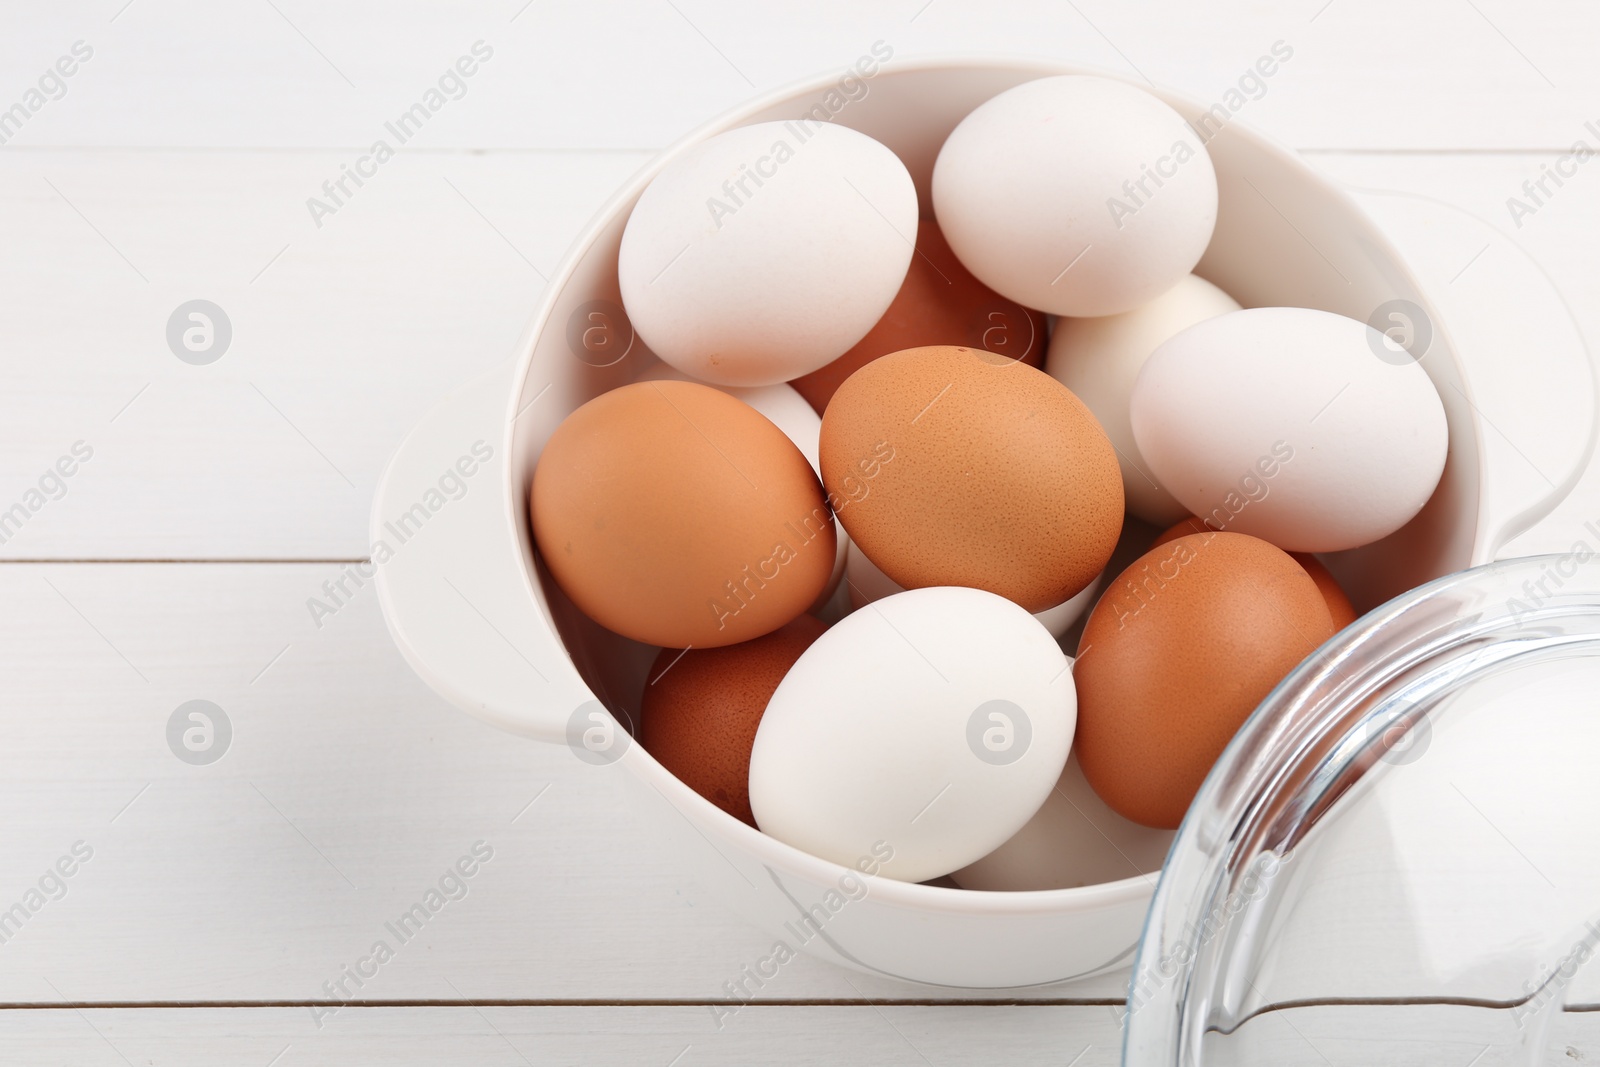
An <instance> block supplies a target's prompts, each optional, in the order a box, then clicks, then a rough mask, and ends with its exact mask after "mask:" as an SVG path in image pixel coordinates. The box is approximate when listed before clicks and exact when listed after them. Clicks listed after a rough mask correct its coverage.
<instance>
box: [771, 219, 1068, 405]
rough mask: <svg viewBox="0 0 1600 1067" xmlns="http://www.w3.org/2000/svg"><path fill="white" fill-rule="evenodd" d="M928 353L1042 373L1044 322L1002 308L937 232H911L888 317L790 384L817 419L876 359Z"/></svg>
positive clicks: (933, 227)
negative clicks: (977, 355) (946, 351)
mask: <svg viewBox="0 0 1600 1067" xmlns="http://www.w3.org/2000/svg"><path fill="white" fill-rule="evenodd" d="M928 345H965V346H966V347H968V348H981V349H983V350H985V351H988V352H993V353H995V354H996V355H1001V356H1005V357H1007V358H1009V359H1015V360H1020V361H1021V362H1023V363H1026V364H1028V365H1029V366H1031V367H1038V366H1042V365H1043V363H1044V349H1045V318H1044V316H1043V315H1042V314H1040V313H1039V312H1037V311H1033V310H1031V309H1029V308H1025V307H1023V306H1022V305H1021V304H1018V303H1015V302H1014V301H1011V300H1007V299H1006V298H1005V297H1003V296H1001V295H1000V294H999V293H997V292H995V291H994V290H993V289H990V288H989V287H988V286H986V285H984V284H983V283H982V282H980V281H979V280H978V279H976V278H974V277H973V276H972V272H971V271H969V270H967V268H966V267H963V266H962V265H961V261H960V260H959V259H957V258H956V254H955V253H954V252H952V251H951V250H950V245H949V243H948V242H946V241H945V239H944V234H942V233H940V232H939V224H938V223H936V222H934V221H933V220H932V219H923V220H922V221H921V222H919V223H918V224H917V254H916V255H914V256H912V257H911V266H910V268H909V269H907V271H906V278H905V281H903V282H901V283H900V291H899V292H898V293H896V294H895V298H894V302H893V303H891V304H890V305H889V310H888V311H885V312H884V313H883V318H881V319H879V320H878V322H877V325H875V326H873V327H872V329H871V330H869V331H868V332H867V335H866V336H865V337H863V338H862V339H861V340H860V341H858V342H857V343H856V345H855V347H854V348H852V349H850V351H848V352H846V353H845V354H844V355H842V356H840V357H839V358H838V359H836V360H834V361H833V362H832V363H829V364H828V365H827V366H825V367H822V368H819V369H818V370H814V371H812V372H811V373H810V374H807V375H805V376H803V377H800V378H796V379H795V380H794V381H792V382H790V383H789V384H790V385H792V386H794V387H795V388H796V389H797V390H799V392H800V395H801V396H803V397H805V398H806V400H808V401H810V403H811V406H812V407H814V408H816V409H817V414H819V415H820V414H822V412H823V411H824V410H826V408H827V406H828V401H829V400H831V399H832V398H833V394H834V393H835V392H837V391H838V388H839V386H840V385H842V384H844V380H845V379H846V378H848V377H850V375H852V374H854V373H855V372H856V371H858V370H860V369H861V368H862V367H864V366H866V365H867V364H868V363H871V362H872V361H873V360H875V359H877V358H878V357H879V356H886V355H888V354H889V353H890V352H900V351H903V350H904V349H907V348H921V347H925V346H928Z"/></svg>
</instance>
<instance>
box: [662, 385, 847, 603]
mask: <svg viewBox="0 0 1600 1067" xmlns="http://www.w3.org/2000/svg"><path fill="white" fill-rule="evenodd" d="M633 380H634V381H636V382H660V381H675V382H692V381H694V380H695V379H693V378H691V377H689V375H687V374H685V373H683V371H681V370H678V369H677V368H676V367H671V366H668V365H667V364H665V363H652V364H651V365H650V366H648V367H646V368H645V369H644V370H642V371H640V372H639V374H638V375H637V376H636V377H635V378H634V379H633ZM712 388H713V389H719V390H721V391H722V392H724V393H727V394H728V395H729V396H731V397H735V398H736V399H739V400H743V401H744V402H745V403H746V404H749V405H750V406H751V407H753V408H755V409H756V410H757V411H759V412H761V414H763V415H765V416H766V417H767V421H769V422H771V423H772V424H773V425H774V426H776V427H777V428H778V429H780V430H782V431H783V433H784V436H785V437H787V438H789V440H791V441H793V442H794V446H795V447H796V448H798V449H799V450H800V453H801V455H803V456H805V457H806V460H807V462H809V463H810V464H811V469H812V470H814V471H816V472H817V480H818V481H821V480H822V461H821V460H820V459H819V458H818V456H819V450H820V445H821V440H822V416H821V415H818V414H817V413H816V410H815V409H814V408H812V406H811V405H810V404H809V403H807V402H806V398H805V397H803V396H801V395H800V394H799V392H797V391H796V390H795V388H794V386H792V385H788V384H786V383H784V382H779V383H778V384H776V385H752V386H737V385H715V386H712ZM834 532H835V533H836V534H837V535H838V536H837V538H836V540H837V542H838V546H837V549H836V551H835V553H834V558H833V574H832V575H831V576H830V577H829V578H828V584H827V586H826V587H825V588H824V589H823V590H822V594H821V595H820V596H818V597H817V599H816V602H815V603H813V604H812V605H811V607H810V608H809V609H808V610H809V611H811V612H812V613H813V614H814V613H816V612H818V611H821V610H822V608H823V607H824V606H825V605H826V604H827V603H828V601H829V600H830V599H832V597H833V591H834V590H835V589H837V588H838V587H839V582H840V580H841V579H843V578H844V568H845V558H846V553H847V552H848V551H849V549H850V536H849V535H848V534H846V533H845V532H844V526H843V525H842V524H836V525H835V529H834Z"/></svg>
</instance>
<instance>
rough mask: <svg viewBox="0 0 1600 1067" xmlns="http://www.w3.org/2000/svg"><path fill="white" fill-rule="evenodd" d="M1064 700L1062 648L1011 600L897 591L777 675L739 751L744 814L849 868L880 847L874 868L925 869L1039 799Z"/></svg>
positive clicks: (1062, 726)
mask: <svg viewBox="0 0 1600 1067" xmlns="http://www.w3.org/2000/svg"><path fill="white" fill-rule="evenodd" d="M1002 702H1004V703H1002ZM1075 709H1076V700H1075V697H1074V693H1073V685H1072V676H1071V672H1070V671H1069V670H1068V669H1067V660H1066V657H1065V656H1064V655H1063V654H1062V652H1061V649H1060V648H1059V647H1058V646H1057V645H1056V643H1055V639H1054V638H1052V637H1051V636H1050V634H1049V633H1048V632H1047V631H1046V630H1045V629H1044V627H1043V626H1040V625H1039V623H1038V622H1037V621H1036V620H1035V619H1034V618H1033V617H1032V616H1030V615H1029V614H1028V613H1027V612H1026V611H1024V610H1022V609H1021V608H1019V607H1018V606H1017V605H1015V604H1013V603H1011V602H1010V601H1008V600H1005V599H1004V598H1002V597H998V596H995V595H994V594H992V593H985V592H983V591H982V590H978V589H959V588H935V589H914V590H911V591H909V592H905V593H898V594H896V595H894V596H891V597H887V598H885V599H883V600H880V601H878V602H877V603H875V604H873V605H871V606H870V607H868V608H866V609H864V610H862V611H858V612H856V613H854V614H852V615H848V616H846V617H845V618H844V619H842V620H841V621H839V622H838V623H836V624H835V625H834V626H833V628H832V629H830V630H829V631H828V632H827V633H825V634H823V635H822V636H821V637H820V638H818V639H817V641H816V643H814V644H813V645H812V646H811V647H810V648H808V649H807V650H806V651H805V652H804V653H803V654H802V655H801V656H800V658H799V660H797V661H796V662H795V665H794V666H793V667H792V668H790V670H789V673H788V674H787V675H786V676H785V677H784V679H783V681H782V682H780V683H779V685H778V689H777V692H775V693H773V695H772V700H771V701H770V702H769V703H768V705H767V711H766V714H765V715H764V716H763V717H762V719H761V726H760V728H759V729H758V730H757V731H756V741H755V747H754V749H753V751H752V753H751V756H750V805H751V808H752V809H753V810H754V812H755V816H756V824H757V825H758V826H759V827H760V828H761V830H762V831H763V832H765V833H767V834H770V835H772V836H773V837H776V838H777V839H779V840H780V841H783V842H786V843H787V844H790V845H793V846H795V847H796V848H800V849H804V850H805V851H807V852H810V853H811V854H813V855H816V856H820V857H822V858H823V859H827V860H832V861H833V862H835V863H839V864H843V865H844V866H847V867H850V868H855V866H856V864H857V862H858V861H859V860H861V859H863V858H865V857H871V856H877V855H882V854H883V853H884V852H885V851H888V852H892V855H891V856H890V858H889V859H887V860H886V861H885V862H884V864H883V866H882V868H881V873H882V874H883V875H885V876H887V877H890V878H896V879H900V880H902V881H911V882H920V881H925V880H927V879H929V878H936V877H938V876H940V875H943V874H947V873H949V872H950V871H953V870H955V869H957V868H959V867H963V866H965V865H967V864H968V863H971V862H972V861H973V860H976V859H978V858H980V857H982V856H985V855H987V854H988V853H990V852H992V851H993V850H994V849H995V848H997V847H998V846H999V845H1000V844H1001V843H1002V842H1004V841H1005V840H1006V839H1007V838H1009V837H1011V835H1012V834H1014V833H1015V832H1016V831H1017V830H1018V829H1020V828H1021V827H1022V826H1023V824H1024V823H1026V822H1027V821H1028V819H1029V818H1031V817H1032V816H1033V814H1034V812H1036V811H1037V810H1038V809H1039V806H1040V805H1041V804H1042V803H1043V802H1044V799H1045V797H1046V796H1047V795H1048V794H1049V792H1050V788H1051V786H1053V785H1054V784H1055V782H1056V780H1057V779H1058V778H1059V777H1060V775H1061V768H1062V767H1063V766H1064V765H1065V763H1066V759H1067V752H1068V749H1069V748H1070V747H1071V744H1072V733H1073V723H1074V720H1075V717H1076V713H1075ZM996 715H999V716H1001V718H999V719H997V718H994V717H993V716H996ZM875 846H876V847H875Z"/></svg>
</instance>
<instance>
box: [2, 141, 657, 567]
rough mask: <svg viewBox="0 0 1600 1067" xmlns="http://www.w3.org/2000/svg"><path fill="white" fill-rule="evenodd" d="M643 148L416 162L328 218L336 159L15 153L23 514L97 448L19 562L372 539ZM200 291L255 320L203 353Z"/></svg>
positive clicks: (12, 367)
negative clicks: (26, 503) (401, 458)
mask: <svg viewBox="0 0 1600 1067" xmlns="http://www.w3.org/2000/svg"><path fill="white" fill-rule="evenodd" d="M642 158H643V157H634V156H616V155H604V154H601V155H585V156H563V157H559V158H557V159H545V158H541V157H529V156H516V157H505V156H500V157H489V158H485V157H479V156H473V155H465V154H457V155H450V156H428V155H423V156H401V157H397V158H396V159H394V160H393V161H391V162H390V163H389V165H388V169H386V170H385V171H383V172H382V173H381V174H380V176H379V178H378V179H374V180H373V181H370V182H369V183H368V184H367V185H366V186H365V187H364V188H362V189H361V190H359V192H360V197H359V198H352V199H351V200H350V201H348V203H347V205H346V206H345V207H344V208H342V209H341V210H340V211H339V212H338V214H337V215H335V216H333V217H328V218H324V219H323V220H322V222H323V225H322V227H321V229H318V228H317V227H316V226H315V225H314V223H313V222H312V220H311V218H310V216H309V213H308V212H307V210H306V208H305V200H306V198H307V197H308V196H310V195H313V194H316V193H317V192H318V190H319V187H320V185H321V183H322V182H323V181H324V180H325V178H326V177H327V176H329V175H330V174H331V175H334V176H337V175H338V173H339V172H338V161H337V160H336V158H335V157H334V156H331V155H326V154H310V155H300V154H289V155H272V154H267V155H263V154H250V153H247V154H230V155H218V154H208V153H115V152H113V153H103V152H101V153H57V154H48V155H46V154H39V153H30V154H25V155H13V156H10V157H8V158H7V160H6V163H7V165H6V167H5V168H4V169H3V170H0V210H3V211H5V212H6V213H7V214H8V216H10V217H12V218H14V219H15V220H16V225H15V226H14V227H11V228H9V229H8V241H7V247H6V251H5V254H4V255H3V256H0V263H3V266H0V273H3V275H4V278H5V281H4V284H6V285H8V286H12V288H10V289H9V290H8V291H9V294H10V299H8V302H7V306H8V308H9V309H10V313H9V314H8V320H7V326H6V338H7V344H6V345H5V347H4V352H3V354H0V368H3V373H4V374H5V379H6V385H7V388H6V390H5V393H4V396H3V397H0V456H3V458H0V499H3V500H4V503H3V504H0V510H4V509H5V508H9V507H10V506H11V505H12V504H13V503H15V502H17V501H18V500H21V499H23V497H24V496H25V495H26V493H27V490H28V489H30V488H32V487H35V486H36V485H37V483H38V481H39V479H40V478H41V477H43V476H44V474H45V472H46V471H47V470H49V468H50V467H51V466H52V465H53V464H54V463H55V462H56V461H57V460H58V458H59V457H60V456H62V455H64V454H68V453H69V451H70V448H71V446H72V445H73V444H74V443H75V442H78V441H82V442H84V446H83V447H86V448H88V449H91V450H92V451H93V458H92V460H90V461H89V462H87V463H85V464H83V466H82V469H81V471H80V472H78V473H77V474H76V475H75V476H74V477H73V478H72V479H71V481H70V482H67V483H66V489H67V491H66V493H65V495H64V496H63V497H62V498H61V499H58V500H52V501H50V502H49V503H47V504H45V505H44V506H42V507H40V508H39V509H38V511H37V513H36V514H34V515H33V516H31V517H30V518H29V519H28V521H27V524H26V528H25V529H23V530H22V531H21V532H20V533H18V534H14V535H12V536H10V537H9V540H7V542H6V543H5V544H4V545H3V546H0V558H6V557H8V558H28V557H35V558H37V557H48V558H68V559H74V558H89V557H93V558H158V559H169V558H179V559H182V558H207V557H219V556H220V557H225V558H261V557H268V558H273V557H300V558H313V559H320V558H349V557H362V556H365V555H366V554H367V551H368V547H369V546H368V542H367V538H366V526H367V513H368V510H369V508H370V506H371V500H372V491H373V487H374V485H375V483H376V480H377V477H378V475H379V473H380V472H381V471H382V469H383V466H384V464H385V463H386V462H387V461H388V458H389V455H390V453H391V452H392V451H393V449H394V447H395V446H396V445H397V444H398V442H399V440H400V439H401V438H402V437H403V436H404V435H405V433H406V431H407V430H409V429H410V427H411V424H412V423H413V422H414V421H415V420H416V419H417V417H418V416H419V415H420V414H421V413H422V412H423V411H424V410H426V408H427V406H428V405H429V404H430V403H431V402H432V401H433V400H434V399H435V398H436V397H437V396H438V395H439V394H440V393H441V392H443V391H445V390H446V389H448V388H450V387H452V386H454V385H457V384H459V383H461V382H463V381H465V380H467V379H468V378H470V377H472V376H473V375H475V374H476V373H478V372H479V371H481V370H482V369H484V368H486V367H489V366H492V365H494V364H496V363H498V362H500V361H502V360H504V359H505V358H506V357H507V355H508V354H509V352H510V351H511V349H512V345H513V344H514V342H515V341H516V338H517V336H518V335H519V333H520V332H521V331H522V329H523V327H524V325H525V324H526V322H527V319H528V318H529V316H531V314H532V313H533V310H534V308H535V306H536V304H537V301H538V298H539V295H540V293H541V292H542V290H543V285H544V281H543V278H542V276H541V274H542V273H548V272H549V271H550V270H551V269H552V268H553V266H554V264H555V263H556V261H557V259H558V258H559V256H560V254H561V251H562V249H563V248H564V247H565V245H566V244H567V243H568V241H569V240H570V238H571V237H572V235H573V233H575V232H576V231H577V229H578V228H579V227H580V226H581V225H582V224H583V222H584V221H585V220H586V219H587V218H588V217H589V215H591V214H592V213H593V211H594V210H595V208H597V207H598V206H599V204H600V203H601V202H602V201H603V200H604V199H605V198H606V197H607V196H609V195H610V193H611V191H612V190H613V189H614V188H615V186H616V185H617V184H618V183H619V182H620V181H621V180H622V179H623V178H624V177H625V176H626V175H627V174H628V173H629V172H630V171H632V170H633V169H634V167H635V166H636V165H637V164H638V162H639V161H640V159H642ZM97 231H98V232H97ZM196 298H204V299H207V300H210V301H212V302H213V303H215V304H217V305H219V306H220V307H221V308H222V309H223V311H224V313H225V314H226V315H227V317H228V318H229V319H230V320H231V322H232V341H231V343H230V345H229V347H228V349H227V350H226V351H225V352H224V353H223V354H222V356H221V357H220V358H219V359H217V360H216V362H213V363H211V364H209V365H204V366H196V365H191V364H189V363H185V362H183V361H181V360H180V359H179V358H177V356H175V355H174V353H173V351H171V350H170V349H169V345H168V341H167V323H168V319H169V317H170V316H171V315H172V314H173V312H174V310H175V309H176V308H177V307H178V306H179V305H180V304H182V303H185V302H186V301H189V300H193V299H196ZM111 515H115V516H117V519H116V521H115V522H114V523H108V522H107V521H106V520H107V518H108V516H111Z"/></svg>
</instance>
